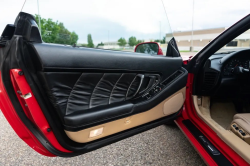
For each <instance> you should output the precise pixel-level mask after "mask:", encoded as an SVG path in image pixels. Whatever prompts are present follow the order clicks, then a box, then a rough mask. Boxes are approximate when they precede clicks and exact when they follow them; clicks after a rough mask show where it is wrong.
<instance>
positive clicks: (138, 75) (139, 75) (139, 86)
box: [126, 74, 144, 100]
mask: <svg viewBox="0 0 250 166" xmlns="http://www.w3.org/2000/svg"><path fill="white" fill-rule="evenodd" d="M137 77H139V78H140V83H139V85H138V87H137V89H136V91H135V93H134V94H133V95H132V96H127V95H128V92H129V89H130V87H131V85H132V84H133V82H134V81H135V79H136V78H137ZM135 79H134V80H133V81H132V83H131V84H130V86H129V88H128V91H127V94H126V100H129V99H132V98H133V97H135V96H136V95H137V93H138V92H139V90H140V88H141V85H142V82H143V80H144V75H143V74H137V75H136V76H135Z"/></svg>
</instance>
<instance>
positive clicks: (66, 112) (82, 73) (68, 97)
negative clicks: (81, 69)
mask: <svg viewBox="0 0 250 166" xmlns="http://www.w3.org/2000/svg"><path fill="white" fill-rule="evenodd" d="M82 75H83V73H82V74H81V75H80V77H79V78H78V79H77V81H76V83H75V84H74V86H73V87H72V89H71V92H70V94H69V97H68V99H67V103H66V111H65V115H67V111H68V102H69V99H70V97H71V94H72V92H73V90H74V88H75V86H76V85H77V83H78V82H79V80H80V78H81V77H82Z"/></svg>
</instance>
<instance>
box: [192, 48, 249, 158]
mask: <svg viewBox="0 0 250 166" xmlns="http://www.w3.org/2000/svg"><path fill="white" fill-rule="evenodd" d="M248 47H249V45H247V47H246V48H241V49H235V50H234V51H226V50H224V52H217V53H215V54H213V55H211V56H210V57H209V59H207V61H206V62H205V65H204V66H203V69H202V72H201V74H200V75H199V76H198V80H197V83H198V85H199V86H197V87H198V90H199V94H198V95H194V96H193V102H194V106H195V109H196V112H197V114H198V115H199V117H200V118H201V119H202V120H203V121H204V122H205V123H206V124H207V125H208V126H210V127H211V129H213V131H214V132H215V133H216V134H217V135H218V136H219V137H220V138H221V139H222V140H223V141H224V142H225V143H227V144H228V145H229V146H230V147H231V148H232V149H234V150H235V151H236V152H237V153H238V154H240V155H241V156H244V158H248V159H249V158H250V72H249V69H250V64H249V62H250V61H249V60H250V49H249V48H248Z"/></svg>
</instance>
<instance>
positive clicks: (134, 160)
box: [0, 111, 205, 166]
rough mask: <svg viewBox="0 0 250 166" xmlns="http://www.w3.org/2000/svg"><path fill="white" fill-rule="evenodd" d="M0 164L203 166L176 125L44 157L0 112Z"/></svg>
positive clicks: (160, 127) (14, 165) (15, 165)
mask: <svg viewBox="0 0 250 166" xmlns="http://www.w3.org/2000/svg"><path fill="white" fill-rule="evenodd" d="M0 165H1V166H5V165H13V166H17V165H39V166H40V165H53V166H55V165H72V166H73V165H74V166H76V165H81V166H84V165H87V166H92V165H154V166H157V165H164V166H165V165H205V164H204V162H203V161H202V159H201V158H200V156H199V155H198V154H197V152H196V151H195V150H194V148H193V147H192V146H191V144H190V143H189V142H188V140H187V139H186V138H185V136H184V135H183V134H182V132H181V131H180V130H179V128H178V127H177V126H175V125H174V126H165V125H163V126H159V127H157V128H154V129H152V130H149V131H146V132H143V133H141V134H138V135H135V136H133V137H130V138H127V139H125V140H122V141H120V142H117V143H114V144H112V145H109V146H106V147H103V148H101V149H98V150H95V151H93V152H89V153H87V154H84V155H81V156H77V157H73V158H60V157H53V158H50V157H45V156H42V155H40V154H38V153H36V152H35V151H34V150H32V149H31V148H30V147H28V145H26V144H25V143H24V142H23V141H22V140H21V139H20V138H19V137H18V136H17V135H16V134H15V133H14V131H13V130H12V128H11V127H10V125H9V124H8V123H7V121H6V119H5V117H4V116H3V114H2V112H1V111H0Z"/></svg>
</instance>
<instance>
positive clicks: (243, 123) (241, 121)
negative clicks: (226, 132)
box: [230, 113, 250, 144]
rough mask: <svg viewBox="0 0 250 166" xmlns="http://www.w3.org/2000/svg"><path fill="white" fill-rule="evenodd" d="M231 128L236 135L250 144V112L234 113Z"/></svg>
mask: <svg viewBox="0 0 250 166" xmlns="http://www.w3.org/2000/svg"><path fill="white" fill-rule="evenodd" d="M230 128H231V130H232V131H233V132H234V133H235V134H236V135H238V136H239V137H240V138H242V139H243V140H244V141H246V142H247V143H248V144H250V113H244V114H236V115H234V119H233V121H232V123H231V126H230Z"/></svg>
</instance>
